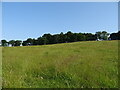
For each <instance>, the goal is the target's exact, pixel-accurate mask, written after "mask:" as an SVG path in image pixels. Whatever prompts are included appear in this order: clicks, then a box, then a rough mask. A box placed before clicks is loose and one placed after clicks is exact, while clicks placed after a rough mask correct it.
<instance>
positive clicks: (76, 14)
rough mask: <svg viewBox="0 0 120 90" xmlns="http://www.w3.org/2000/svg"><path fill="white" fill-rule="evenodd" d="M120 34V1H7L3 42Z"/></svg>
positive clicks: (3, 16) (3, 8)
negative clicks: (65, 35)
mask: <svg viewBox="0 0 120 90" xmlns="http://www.w3.org/2000/svg"><path fill="white" fill-rule="evenodd" d="M103 30H105V31H107V32H109V33H112V32H117V31H118V3H117V2H3V3H2V39H6V40H26V39H27V38H38V37H40V36H42V35H43V34H45V33H50V34H58V33H60V32H63V33H66V32H67V31H72V32H75V33H79V32H82V33H95V32H97V31H103Z"/></svg>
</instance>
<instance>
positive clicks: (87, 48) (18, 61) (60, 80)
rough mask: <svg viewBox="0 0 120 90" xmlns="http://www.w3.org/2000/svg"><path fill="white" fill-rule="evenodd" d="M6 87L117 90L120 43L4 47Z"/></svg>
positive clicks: (84, 42)
mask: <svg viewBox="0 0 120 90" xmlns="http://www.w3.org/2000/svg"><path fill="white" fill-rule="evenodd" d="M2 77H3V78H2V79H3V83H2V85H3V88H117V87H118V41H117V40H116V41H82V42H74V43H63V44H53V45H41V46H24V47H3V48H2Z"/></svg>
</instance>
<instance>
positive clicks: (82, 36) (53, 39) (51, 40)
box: [1, 31, 120, 46]
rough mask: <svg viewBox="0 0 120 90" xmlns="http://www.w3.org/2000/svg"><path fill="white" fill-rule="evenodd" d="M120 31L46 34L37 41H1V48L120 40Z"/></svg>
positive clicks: (29, 39) (32, 39)
mask: <svg viewBox="0 0 120 90" xmlns="http://www.w3.org/2000/svg"><path fill="white" fill-rule="evenodd" d="M119 36H120V31H118V32H117V33H111V34H109V33H107V32H106V31H98V32H96V33H95V34H92V33H73V32H71V31H68V32H67V33H65V34H64V33H63V32H61V33H60V34H54V35H52V34H50V33H48V34H44V35H43V36H40V37H38V38H37V39H34V38H28V39H27V40H24V41H21V40H10V41H7V40H1V46H9V45H11V46H21V45H22V46H32V45H46V44H57V43H69V42H77V41H94V40H120V37H119Z"/></svg>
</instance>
